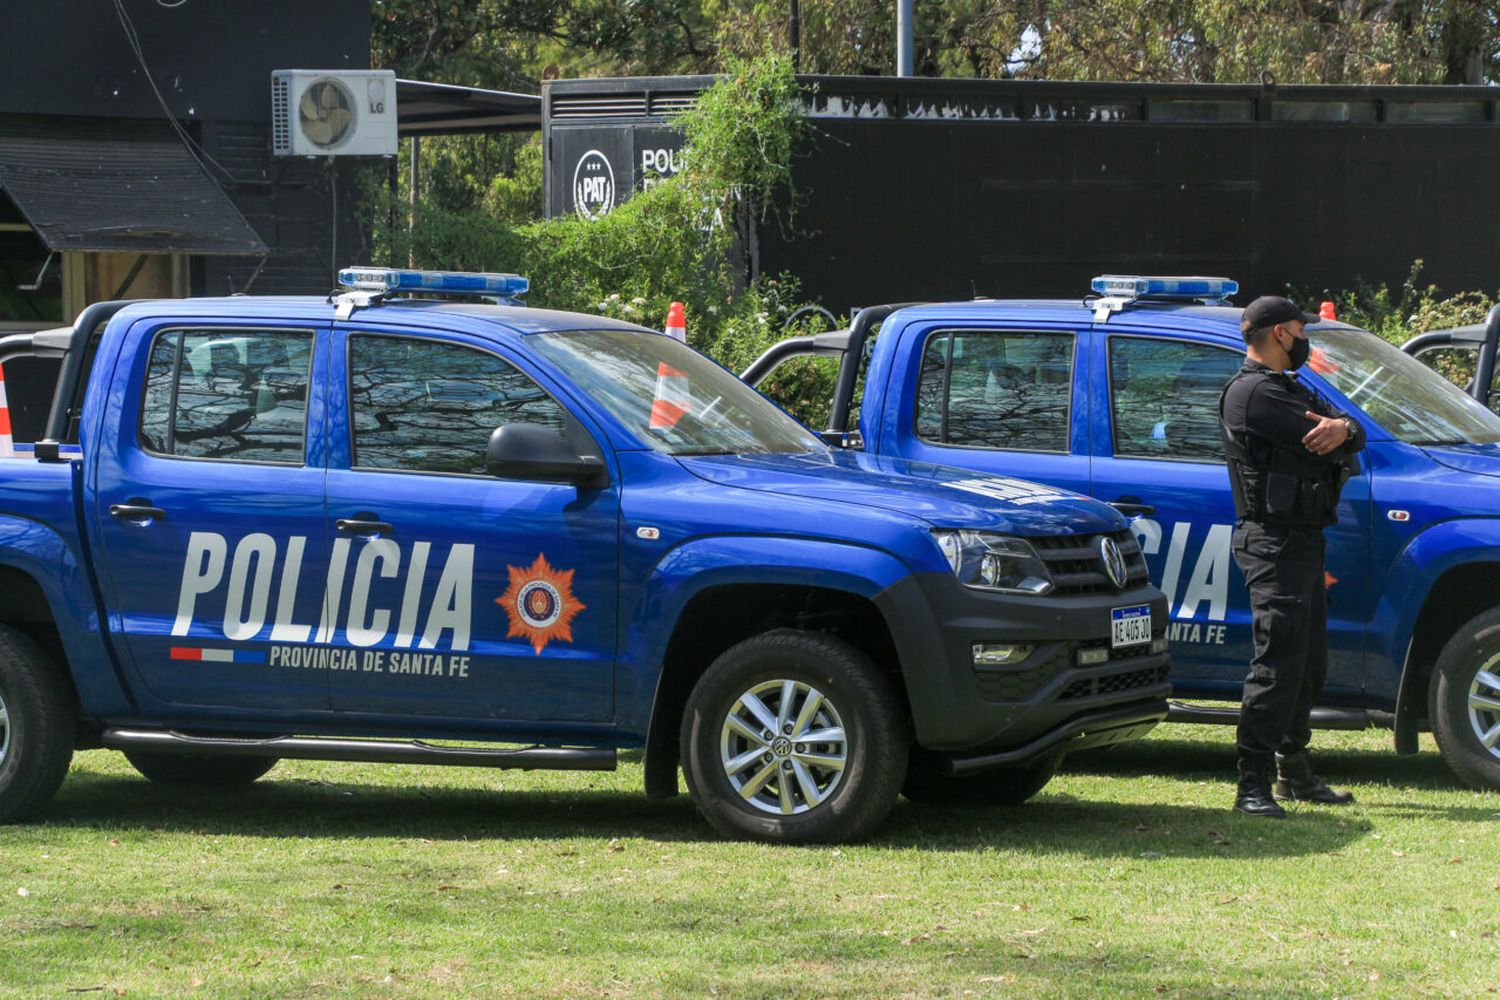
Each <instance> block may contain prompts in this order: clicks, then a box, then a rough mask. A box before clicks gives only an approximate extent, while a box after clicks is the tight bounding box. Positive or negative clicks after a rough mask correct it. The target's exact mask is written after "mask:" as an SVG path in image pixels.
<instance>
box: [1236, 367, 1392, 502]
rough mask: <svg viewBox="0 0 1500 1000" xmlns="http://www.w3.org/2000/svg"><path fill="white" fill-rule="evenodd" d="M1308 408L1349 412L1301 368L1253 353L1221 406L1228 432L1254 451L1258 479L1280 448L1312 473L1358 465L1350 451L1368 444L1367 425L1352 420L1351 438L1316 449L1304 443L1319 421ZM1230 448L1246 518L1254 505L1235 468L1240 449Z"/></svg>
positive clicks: (1252, 469) (1329, 413) (1252, 466)
mask: <svg viewBox="0 0 1500 1000" xmlns="http://www.w3.org/2000/svg"><path fill="white" fill-rule="evenodd" d="M1308 411H1312V412H1313V413H1317V414H1321V415H1322V416H1325V417H1343V416H1344V414H1343V413H1342V412H1340V411H1339V410H1336V409H1334V408H1333V407H1332V406H1331V405H1329V403H1328V401H1327V400H1326V399H1324V398H1323V397H1322V396H1320V395H1319V394H1318V393H1316V392H1314V391H1312V390H1311V389H1309V388H1308V387H1307V386H1305V385H1303V384H1302V380H1301V379H1299V378H1298V377H1297V375H1296V373H1295V372H1280V371H1276V370H1274V369H1272V368H1268V367H1267V366H1265V365H1263V364H1261V363H1260V362H1259V361H1253V360H1250V359H1248V358H1247V359H1246V360H1245V365H1244V367H1243V368H1241V369H1240V370H1239V372H1238V373H1237V374H1236V375H1235V376H1234V378H1232V379H1231V380H1230V381H1229V384H1228V385H1227V386H1226V387H1225V389H1224V398H1223V403H1222V408H1221V410H1220V417H1221V419H1222V421H1223V425H1224V430H1225V431H1226V436H1233V437H1235V438H1237V439H1238V440H1239V441H1241V442H1242V443H1243V445H1244V454H1246V455H1248V458H1249V461H1248V462H1247V463H1246V464H1247V466H1248V468H1246V469H1244V470H1243V471H1244V472H1245V473H1248V474H1249V475H1250V476H1251V477H1252V478H1253V479H1256V480H1259V479H1261V478H1262V477H1264V476H1265V474H1266V473H1267V472H1268V471H1269V470H1270V465H1271V457H1272V451H1273V449H1276V448H1280V449H1283V451H1285V452H1288V453H1290V454H1291V455H1294V456H1296V458H1297V459H1298V460H1299V461H1300V462H1301V463H1302V464H1303V465H1304V466H1305V467H1306V468H1307V472H1308V474H1309V475H1313V476H1316V475H1318V474H1319V473H1320V472H1325V471H1332V467H1333V466H1353V469H1357V468H1358V464H1357V462H1356V461H1354V460H1352V459H1351V457H1350V456H1352V455H1354V454H1355V453H1357V452H1358V451H1360V450H1361V449H1362V448H1364V446H1365V433H1364V428H1362V427H1360V425H1359V424H1358V423H1357V422H1356V421H1353V420H1351V421H1349V426H1350V429H1351V430H1352V432H1353V433H1351V434H1350V435H1349V440H1348V441H1346V442H1344V444H1343V445H1341V446H1340V447H1338V448H1335V449H1334V450H1333V451H1331V452H1329V453H1328V454H1326V455H1315V454H1313V453H1312V452H1311V451H1308V450H1307V446H1306V445H1304V444H1303V443H1302V438H1303V437H1304V436H1305V435H1306V434H1307V432H1308V431H1310V430H1312V429H1313V426H1314V425H1315V423H1316V421H1314V420H1313V418H1311V417H1309V416H1307V415H1306V414H1307V413H1308ZM1225 450H1226V452H1227V453H1228V457H1229V461H1230V465H1231V476H1230V479H1231V481H1232V482H1233V484H1234V486H1235V512H1236V514H1237V515H1238V516H1239V517H1240V518H1241V519H1243V518H1246V517H1247V516H1249V514H1248V506H1249V505H1247V503H1246V498H1245V497H1244V496H1243V490H1242V488H1241V485H1242V484H1241V483H1240V481H1239V476H1238V475H1235V474H1234V473H1235V471H1236V470H1235V469H1234V468H1233V466H1234V465H1235V449H1234V448H1233V446H1232V445H1231V444H1230V442H1228V441H1226V442H1225ZM1351 471H1352V470H1351Z"/></svg>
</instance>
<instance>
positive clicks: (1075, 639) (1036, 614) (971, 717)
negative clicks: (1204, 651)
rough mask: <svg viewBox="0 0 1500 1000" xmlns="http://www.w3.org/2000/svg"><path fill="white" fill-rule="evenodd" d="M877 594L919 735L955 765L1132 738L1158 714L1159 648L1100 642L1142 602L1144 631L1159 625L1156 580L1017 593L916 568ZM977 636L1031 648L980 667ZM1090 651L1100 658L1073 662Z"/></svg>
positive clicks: (1163, 665)
mask: <svg viewBox="0 0 1500 1000" xmlns="http://www.w3.org/2000/svg"><path fill="white" fill-rule="evenodd" d="M875 603H876V605H877V606H878V607H879V608H880V610H881V612H882V614H883V615H884V616H885V620H886V622H887V624H888V626H889V627H890V630H891V635H892V638H893V640H894V642H895V645H896V650H897V653H898V654H899V656H900V659H901V671H902V675H903V677H904V680H905V684H906V693H907V698H908V700H909V702H910V704H911V710H912V723H913V726H914V727H915V730H916V739H917V742H918V743H919V744H920V745H921V746H923V747H925V748H927V749H929V750H933V751H937V752H940V753H943V754H944V755H945V756H946V757H948V759H949V761H950V763H951V765H952V767H953V769H954V770H955V771H956V772H960V773H967V772H970V771H977V770H982V769H985V768H989V767H1005V766H1010V765H1018V764H1024V763H1026V762H1028V761H1031V760H1035V759H1038V758H1041V757H1043V756H1046V755H1048V754H1054V753H1059V752H1067V751H1070V750H1078V749H1083V748H1085V747H1090V746H1099V745H1103V744H1106V743H1113V742H1118V741H1121V740H1126V739H1136V738H1138V737H1140V736H1143V735H1145V733H1147V732H1149V731H1150V730H1151V728H1152V727H1154V726H1155V725H1156V724H1157V723H1158V722H1160V721H1161V720H1162V719H1164V718H1166V715H1167V698H1168V696H1169V695H1170V694H1171V692H1172V687H1171V684H1170V683H1169V682H1168V680H1167V675H1168V673H1169V671H1170V658H1169V657H1168V655H1167V654H1166V653H1165V652H1162V653H1151V652H1150V649H1149V647H1147V646H1141V647H1135V648H1133V649H1122V650H1110V649H1109V645H1110V611H1111V609H1113V608H1120V607H1129V606H1132V605H1141V604H1147V605H1150V607H1151V629H1152V635H1153V636H1161V635H1164V634H1165V631H1166V627H1167V600H1166V597H1164V596H1163V595H1162V594H1161V592H1160V591H1158V590H1156V589H1155V588H1154V587H1150V586H1143V587H1136V588H1132V589H1130V590H1126V591H1123V592H1111V593H1094V594H1079V595H1068V596H1058V595H1053V596H1047V597H1024V596H1017V595H1009V594H993V593H986V592H983V591H978V590H974V589H971V588H968V587H965V586H963V585H962V584H960V583H959V582H958V581H957V580H956V579H954V578H953V577H952V576H951V575H948V574H923V575H919V576H913V577H909V578H907V579H906V580H903V581H901V582H900V583H898V584H896V585H894V586H892V587H890V588H889V589H887V590H885V591H884V592H883V593H881V594H880V595H879V596H878V597H876V599H875ZM976 642H1027V643H1034V644H1035V645H1036V649H1035V650H1034V651H1033V652H1032V654H1031V655H1030V656H1029V657H1028V658H1027V659H1026V660H1024V661H1023V662H1021V663H1019V664H1016V665H1014V666H1006V667H982V666H976V665H975V664H974V659H973V644H974V643H976ZM1088 648H1093V649H1103V650H1104V651H1105V653H1104V655H1107V656H1108V657H1109V658H1108V659H1107V660H1106V661H1105V662H1103V663H1099V664H1096V665H1090V666H1079V665H1078V653H1079V651H1080V650H1081V649H1088Z"/></svg>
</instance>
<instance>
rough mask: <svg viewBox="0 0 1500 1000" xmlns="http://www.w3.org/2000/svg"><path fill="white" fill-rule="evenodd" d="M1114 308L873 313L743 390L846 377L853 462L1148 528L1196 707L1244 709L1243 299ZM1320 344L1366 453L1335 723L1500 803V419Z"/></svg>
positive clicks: (1327, 332) (1407, 369)
mask: <svg viewBox="0 0 1500 1000" xmlns="http://www.w3.org/2000/svg"><path fill="white" fill-rule="evenodd" d="M1094 288H1095V294H1093V295H1090V296H1087V297H1084V298H1082V299H1075V300H1071V301H1038V300H1018V301H992V300H977V301H973V302H955V303H947V304H930V305H912V306H877V307H872V308H870V309H867V310H864V311H863V312H861V313H860V315H859V316H858V317H856V320H855V322H854V324H853V325H852V326H851V327H850V329H849V330H845V331H836V332H831V333H826V334H818V335H814V336H808V337H800V338H794V339H792V340H788V341H785V342H783V343H782V344H779V345H777V346H776V347H773V348H772V349H771V350H770V351H768V352H767V354H766V355H765V356H764V357H763V358H761V359H760V360H758V361H757V362H756V364H755V365H754V366H752V367H751V369H749V370H748V371H747V372H746V373H745V378H746V380H747V381H749V382H751V383H752V384H758V383H759V382H761V381H762V380H763V379H764V378H765V377H766V375H767V374H768V373H769V372H770V371H771V370H773V369H774V367H775V366H776V365H777V364H779V363H781V362H782V361H784V360H786V359H788V358H790V357H795V356H798V355H826V356H834V357H838V358H840V359H842V367H841V370H840V377H839V382H838V389H837V392H836V394H835V399H834V409H833V414H832V418H831V420H830V427H829V431H828V432H827V434H826V436H828V437H830V438H832V439H834V440H835V441H840V442H842V443H845V444H846V445H852V446H862V447H863V449H864V451H865V453H866V454H874V455H880V456H883V457H889V458H904V459H910V460H914V461H922V462H940V463H944V464H947V465H953V466H961V467H964V468H968V469H973V470H976V471H979V472H984V473H990V474H1004V475H1013V476H1020V477H1023V478H1025V479H1028V480H1034V481H1037V482H1043V483H1048V484H1051V485H1054V486H1057V487H1059V488H1065V489H1068V490H1075V491H1077V492H1079V493H1086V494H1090V495H1092V496H1094V497H1097V498H1099V499H1100V500H1103V501H1106V502H1108V503H1110V504H1112V505H1113V506H1114V507H1115V508H1116V509H1118V510H1120V511H1121V512H1123V513H1125V514H1127V515H1130V516H1132V517H1133V521H1132V527H1133V529H1134V534H1135V536H1136V538H1137V540H1138V541H1139V543H1140V545H1141V546H1142V548H1143V549H1144V551H1145V554H1146V558H1147V561H1148V563H1149V564H1150V567H1151V576H1152V579H1153V580H1155V581H1156V582H1157V584H1158V585H1159V586H1160V587H1161V589H1162V590H1163V591H1165V592H1166V594H1167V597H1168V600H1169V602H1170V613H1171V624H1170V627H1169V629H1168V636H1169V638H1170V640H1171V644H1172V645H1171V649H1172V654H1173V657H1172V662H1173V673H1172V680H1173V685H1174V689H1175V690H1176V692H1177V693H1178V694H1180V695H1182V696H1185V697H1186V698H1189V699H1194V700H1198V701H1203V700H1207V701H1215V700H1217V701H1232V702H1237V701H1238V700H1239V697H1240V692H1241V686H1242V683H1243V680H1244V676H1245V672H1246V665H1247V664H1248V662H1249V658H1250V651H1251V632H1250V614H1249V600H1248V597H1247V595H1246V592H1245V586H1244V581H1243V578H1242V577H1241V575H1240V573H1239V570H1238V569H1237V568H1236V566H1235V564H1234V561H1233V559H1232V558H1231V553H1230V535H1231V532H1232V530H1233V526H1234V520H1235V517H1234V507H1233V502H1232V499H1231V496H1230V491H1229V477H1228V475H1227V473H1226V471H1225V466H1224V457H1223V447H1222V444H1221V441H1220V437H1219V424H1218V401H1219V393H1220V390H1221V389H1222V388H1223V386H1224V383H1225V382H1226V381H1227V380H1228V379H1229V378H1230V376H1231V375H1233V373H1234V372H1235V371H1237V370H1238V369H1239V367H1240V365H1241V364H1242V363H1243V361H1244V342H1243V340H1242V339H1241V337H1240V332H1239V319H1240V310H1239V309H1237V308H1233V307H1231V306H1229V305H1228V302H1227V299H1228V296H1229V295H1232V294H1233V293H1234V291H1235V290H1236V289H1235V287H1234V283H1233V282H1232V281H1228V280H1227V279H1202V278H1171V277H1163V278H1157V277H1138V276H1104V277H1101V278H1099V279H1096V281H1095V284H1094ZM1497 316H1500V312H1497V313H1495V314H1492V316H1491V321H1492V322H1494V321H1496V319H1497ZM876 324H880V326H879V333H878V336H877V337H875V338H874V339H873V341H871V340H870V339H869V333H870V331H871V330H872V329H873V328H874V327H875V325H876ZM1308 336H1309V337H1310V338H1311V340H1312V344H1313V349H1312V358H1311V360H1310V361H1309V362H1308V364H1307V365H1306V366H1305V368H1304V370H1303V371H1302V372H1301V373H1300V377H1301V378H1302V379H1303V381H1304V382H1305V383H1306V384H1308V385H1309V386H1311V387H1312V388H1313V389H1314V390H1315V391H1317V392H1319V393H1322V394H1323V395H1324V396H1325V397H1326V398H1328V399H1329V400H1330V401H1332V403H1333V405H1334V406H1336V407H1338V408H1339V409H1341V410H1343V411H1345V412H1347V413H1348V414H1349V415H1350V416H1351V417H1352V418H1353V419H1355V420H1357V421H1359V423H1360V424H1361V425H1362V426H1363V427H1364V430H1365V435H1366V439H1367V441H1368V447H1367V450H1366V452H1365V453H1364V455H1363V458H1364V462H1363V465H1364V468H1363V471H1362V472H1361V473H1360V474H1359V475H1357V476H1355V477H1354V478H1353V479H1351V480H1350V481H1349V483H1348V485H1347V486H1346V487H1345V488H1344V492H1343V497H1342V502H1341V503H1340V505H1339V508H1338V518H1339V523H1338V524H1337V525H1336V526H1334V527H1332V528H1330V529H1329V530H1328V532H1327V535H1328V542H1329V544H1328V564H1327V565H1328V575H1327V584H1328V604H1329V633H1328V635H1329V671H1328V681H1327V687H1326V689H1325V691H1324V703H1323V705H1322V706H1320V708H1319V709H1317V710H1316V711H1315V714H1314V724H1315V725H1317V724H1322V725H1325V726H1330V727H1338V728H1356V727H1364V726H1366V725H1368V724H1370V722H1371V721H1374V720H1377V719H1378V720H1381V721H1393V722H1394V727H1395V734H1396V747H1397V750H1398V751H1401V752H1414V751H1415V750H1416V749H1417V733H1418V731H1419V730H1420V729H1423V728H1430V729H1431V730H1432V731H1433V733H1434V734H1435V736H1436V738H1437V743H1438V746H1439V748H1440V750H1441V751H1442V753H1443V756H1444V758H1445V759H1446V760H1447V761H1448V763H1449V765H1450V766H1451V767H1452V769H1453V770H1454V772H1455V773H1456V774H1457V775H1458V776H1459V777H1461V778H1462V779H1463V780H1465V781H1466V782H1468V783H1469V784H1471V785H1474V786H1476V787H1483V788H1497V789H1500V478H1497V477H1500V417H1497V416H1496V414H1495V413H1493V412H1491V411H1490V410H1489V409H1488V408H1487V407H1486V406H1484V405H1482V404H1481V403H1479V402H1476V400H1474V399H1471V398H1469V397H1468V396H1466V395H1465V394H1464V392H1463V390H1461V389H1459V388H1458V387H1456V386H1454V385H1453V384H1451V383H1450V382H1448V381H1447V380H1445V379H1443V378H1442V377H1440V376H1439V375H1437V374H1436V373H1435V372H1433V371H1432V370H1431V369H1429V368H1427V367H1426V366H1424V365H1423V364H1421V363H1420V362H1418V361H1416V360H1414V359H1413V358H1412V357H1410V356H1409V355H1408V354H1403V353H1402V352H1401V350H1399V349H1398V348H1396V347H1394V346H1392V345H1391V344H1388V343H1386V342H1385V341H1383V340H1381V339H1380V338H1378V337H1376V336H1374V335H1373V334H1370V333H1366V332H1364V331H1362V330H1357V329H1355V328H1353V327H1350V326H1347V325H1344V324H1341V323H1337V322H1323V323H1319V324H1317V325H1314V326H1311V327H1309V328H1308ZM1490 344H1491V347H1490V352H1491V355H1493V350H1494V347H1493V340H1492V341H1491V342H1490ZM1417 346H1418V347H1423V346H1448V345H1447V344H1446V342H1444V343H1436V342H1432V343H1429V342H1427V341H1424V342H1423V344H1421V345H1417ZM866 358H868V372H867V374H866V377H865V388H864V395H863V399H862V401H861V402H860V405H859V410H858V429H857V432H856V431H855V430H854V429H853V428H852V427H851V421H850V413H851V410H852V406H851V404H852V400H853V396H854V391H855V388H856V384H857V377H858V375H859V374H860V371H861V369H862V362H863V361H864V360H865V359H866ZM1493 362H1494V359H1493V356H1491V357H1489V358H1488V363H1489V364H1490V365H1491V366H1493ZM1481 363H1482V364H1483V363H1485V356H1484V355H1483V354H1481ZM1485 374H1486V378H1485V379H1484V385H1485V387H1486V388H1488V385H1489V379H1488V374H1489V370H1488V368H1486V369H1485ZM1173 718H1181V719H1183V720H1185V721H1203V722H1208V721H1223V722H1232V721H1234V719H1235V718H1236V710H1234V709H1226V708H1215V707H1212V706H1210V707H1207V708H1204V707H1200V706H1191V705H1187V704H1178V705H1174V708H1173Z"/></svg>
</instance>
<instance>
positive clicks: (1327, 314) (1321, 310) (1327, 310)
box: [1318, 302, 1339, 320]
mask: <svg viewBox="0 0 1500 1000" xmlns="http://www.w3.org/2000/svg"><path fill="white" fill-rule="evenodd" d="M1338 318H1339V317H1338V313H1336V312H1335V311H1334V309H1333V303H1332V302H1324V303H1323V304H1322V305H1320V306H1318V319H1334V320H1336V319H1338Z"/></svg>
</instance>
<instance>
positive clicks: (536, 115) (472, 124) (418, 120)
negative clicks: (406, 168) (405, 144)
mask: <svg viewBox="0 0 1500 1000" xmlns="http://www.w3.org/2000/svg"><path fill="white" fill-rule="evenodd" d="M541 127H542V99H541V97H540V96H538V95H536V94H511V93H507V92H505V91H503V90H481V89H479V88H478V87H457V86H454V85H452V84H447V83H426V82H424V81H422V80H397V81H396V131H397V133H398V134H399V135H403V136H413V135H461V134H464V133H468V132H536V131H538V130H540V129H541Z"/></svg>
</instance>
